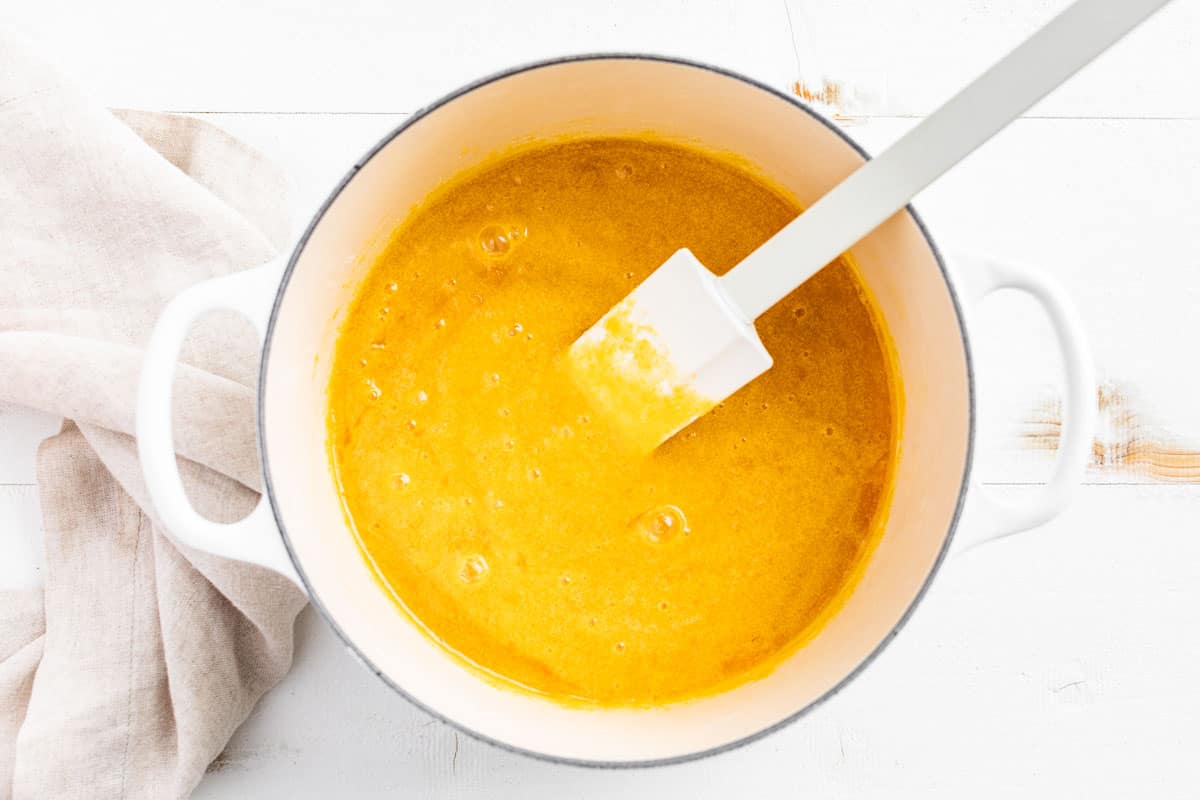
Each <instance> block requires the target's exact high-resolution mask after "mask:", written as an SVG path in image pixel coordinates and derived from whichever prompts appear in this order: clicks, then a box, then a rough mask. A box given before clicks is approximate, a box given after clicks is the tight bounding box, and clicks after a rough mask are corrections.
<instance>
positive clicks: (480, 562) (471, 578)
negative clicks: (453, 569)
mask: <svg viewBox="0 0 1200 800" xmlns="http://www.w3.org/2000/svg"><path fill="white" fill-rule="evenodd" d="M487 574H488V563H487V560H486V559H484V557H483V556H481V555H479V554H478V553H472V554H471V555H469V556H467V557H466V558H464V559H463V562H462V566H461V567H459V569H458V577H459V579H460V580H462V581H463V583H477V582H479V581H480V580H482V579H483V578H484V577H486V576H487Z"/></svg>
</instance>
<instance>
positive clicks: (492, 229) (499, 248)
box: [479, 225, 512, 258]
mask: <svg viewBox="0 0 1200 800" xmlns="http://www.w3.org/2000/svg"><path fill="white" fill-rule="evenodd" d="M511 248H512V237H511V235H510V234H509V232H508V231H507V230H505V229H504V228H502V227H501V226H499V225H488V226H486V227H485V228H484V229H483V230H481V231H480V232H479V249H480V250H482V251H483V253H484V255H486V256H489V257H491V258H501V257H503V256H505V255H507V253H508V251H509V250H510V249H511Z"/></svg>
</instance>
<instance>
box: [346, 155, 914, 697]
mask: <svg viewBox="0 0 1200 800" xmlns="http://www.w3.org/2000/svg"><path fill="white" fill-rule="evenodd" d="M799 213H800V208H799V207H798V206H797V205H796V204H795V202H793V201H792V200H790V199H789V198H788V197H787V196H786V195H785V194H784V193H783V192H781V191H779V190H777V189H775V188H773V187H772V186H771V185H770V184H769V183H768V182H766V181H765V180H764V179H762V178H760V177H758V176H756V175H755V174H754V173H753V172H752V171H751V170H750V169H748V168H747V167H745V166H743V165H741V164H739V163H738V162H736V161H734V160H733V159H730V158H726V157H723V156H718V155H713V154H708V153H705V152H701V151H699V150H696V149H692V148H690V147H685V146H681V145H676V144H669V143H665V142H659V141H654V140H650V139H646V138H632V137H631V138H595V139H578V140H571V141H564V142H559V143H554V144H545V145H540V146H537V147H532V148H525V149H522V150H519V151H515V152H513V153H510V154H507V155H501V156H496V157H494V158H492V159H491V160H489V161H487V162H485V163H484V164H483V165H481V166H480V167H477V168H475V169H473V170H470V171H468V172H465V173H464V174H461V175H459V176H458V177H456V178H454V179H452V180H451V181H449V182H448V183H447V184H446V185H444V186H443V187H442V188H441V189H439V190H438V191H436V192H435V193H434V194H433V195H431V196H430V197H429V198H428V199H427V200H426V201H425V202H424V203H422V204H421V205H420V206H419V207H417V208H416V209H414V210H413V212H412V213H411V214H410V215H409V216H408V218H407V219H406V220H405V221H404V222H403V223H402V224H401V225H400V226H399V227H398V229H397V230H396V231H395V232H394V234H393V235H392V238H391V239H390V242H389V244H388V245H387V246H386V247H385V248H384V249H383V251H382V253H381V255H379V257H378V259H377V260H376V261H375V263H374V264H373V265H372V267H371V269H370V271H369V273H368V274H367V276H366V278H365V279H364V282H363V284H362V286H361V287H360V289H359V290H358V293H357V296H356V298H355V300H354V302H353V304H352V306H351V308H350V309H349V310H348V312H347V313H346V316H345V321H344V322H343V324H342V328H341V331H340V334H339V338H338V342H337V348H336V353H335V360H334V364H333V368H332V377H331V379H330V385H329V413H328V427H329V443H330V456H331V459H332V461H333V466H334V470H335V473H336V475H337V479H338V481H339V489H340V492H341V495H342V498H343V502H344V506H345V510H346V513H347V517H348V519H349V520H350V522H351V523H352V528H353V530H354V531H355V535H356V536H357V537H358V541H359V545H360V547H361V549H362V551H363V553H364V555H365V557H366V558H367V559H368V561H369V563H370V565H371V567H372V569H373V570H374V571H375V573H376V575H377V576H378V578H379V580H380V582H381V583H382V584H383V585H384V587H385V588H386V589H387V590H388V591H389V592H390V593H391V594H392V596H393V597H394V598H395V600H396V602H397V605H398V607H399V609H400V611H401V612H402V613H406V614H408V615H410V616H411V617H412V618H413V619H414V620H415V621H416V622H417V623H418V624H419V625H420V626H421V627H422V628H423V629H424V630H425V632H426V633H427V634H428V635H429V636H431V637H433V638H434V639H436V640H437V641H438V642H439V643H441V644H442V645H443V646H444V647H445V648H447V649H448V650H450V651H452V652H453V653H454V654H456V655H457V656H458V657H459V658H461V659H462V660H464V661H465V662H467V663H468V664H470V665H471V666H472V667H473V668H475V669H477V670H480V671H482V672H483V673H485V674H486V675H488V676H490V678H491V679H492V680H494V681H499V682H502V683H504V684H507V685H510V686H512V687H514V688H518V689H520V690H524V691H530V692H536V693H539V694H542V695H546V696H549V697H550V698H552V699H556V700H559V701H563V702H571V703H586V704H593V705H600V706H606V707H617V706H647V705H658V704H665V703H671V702H676V701H681V700H687V699H689V698H695V697H699V696H703V695H709V694H712V693H715V692H719V691H723V690H725V689H728V688H731V687H733V686H736V685H738V684H740V683H743V682H745V681H747V680H751V679H754V678H756V677H761V676H763V675H765V674H767V673H768V672H769V671H770V669H771V668H772V667H774V666H775V665H776V664H778V663H779V662H780V661H781V660H782V659H784V658H785V657H787V656H788V655H790V654H791V653H792V652H793V651H794V650H795V649H796V648H797V647H800V646H802V645H803V642H804V641H806V640H807V639H809V638H811V637H812V636H813V635H814V634H815V633H816V631H817V630H819V628H820V625H821V624H822V622H823V621H824V620H825V619H827V618H828V617H829V616H830V615H831V614H832V613H834V612H835V611H836V608H837V607H838V605H839V603H840V599H841V598H843V597H844V596H845V595H846V593H847V592H849V591H850V590H851V589H852V587H853V584H854V581H855V579H856V577H857V575H858V574H859V573H860V572H861V569H862V567H863V564H864V562H865V560H866V559H867V558H868V556H869V554H870V552H871V550H872V548H873V545H874V543H875V541H876V539H877V538H878V536H879V534H880V531H881V528H882V525H883V521H884V518H885V516H886V505H887V498H888V496H889V482H890V477H891V466H892V463H893V455H894V453H895V451H896V447H897V437H898V434H897V431H896V427H897V426H896V419H895V417H896V414H897V410H896V401H895V399H894V398H896V397H898V396H899V395H898V388H897V387H896V385H895V379H894V372H895V371H894V369H893V368H892V366H891V361H890V356H889V355H888V351H887V348H886V347H885V345H884V344H883V342H884V341H885V337H884V334H883V328H882V325H881V322H880V319H879V316H878V313H877V312H876V310H875V309H874V308H873V306H872V303H871V301H870V300H869V298H868V296H867V295H866V293H865V292H864V290H863V287H862V285H861V284H860V282H859V279H858V277H857V276H856V273H855V271H854V269H853V267H852V266H851V265H850V264H848V263H847V262H846V261H844V260H840V261H837V262H834V263H833V264H831V265H830V266H828V267H827V268H826V269H824V270H822V271H821V272H820V273H818V274H817V275H816V276H815V277H813V278H812V279H811V280H809V281H808V282H807V283H805V284H804V285H803V286H801V287H800V288H799V289H797V290H796V291H795V292H794V293H792V294H791V295H790V296H789V297H788V298H786V299H785V300H784V301H782V302H781V303H779V304H778V305H777V306H775V307H774V308H773V309H771V310H770V311H768V312H767V313H766V314H765V315H763V316H762V317H761V318H760V319H759V320H758V322H757V329H758V331H759V335H760V337H761V338H762V341H763V343H764V345H765V346H766V348H767V350H768V351H769V352H770V353H771V354H772V355H773V356H774V359H775V365H774V367H773V368H772V369H770V370H769V371H767V372H766V373H764V374H763V375H761V376H760V377H758V378H756V379H755V380H754V381H752V382H751V383H749V384H748V385H747V386H745V387H744V388H743V389H741V390H740V391H738V392H737V393H736V394H735V395H733V396H732V397H730V398H729V399H728V400H726V401H725V402H723V403H721V404H720V405H718V406H717V407H716V408H715V409H714V410H712V411H711V412H710V413H708V414H706V415H704V416H703V417H701V418H700V419H699V420H697V421H696V422H694V423H693V424H691V425H690V426H688V427H687V428H685V429H684V430H683V431H681V432H680V433H678V434H677V435H675V436H674V437H673V438H672V439H670V440H668V441H667V442H665V443H664V444H662V445H661V446H659V447H658V448H657V449H655V450H653V451H652V452H649V453H647V452H646V451H645V450H644V449H639V448H636V447H631V446H630V444H629V442H628V441H627V440H626V439H625V438H623V437H622V436H621V435H620V434H619V433H618V432H617V431H616V430H615V429H614V427H615V426H612V425H610V424H608V422H607V421H606V419H605V418H604V417H603V416H602V415H598V414H597V413H596V412H595V409H593V408H591V407H589V405H588V400H587V398H586V396H585V394H584V393H583V392H582V391H581V390H580V388H579V386H578V385H577V383H576V382H575V381H573V380H572V378H571V376H570V375H569V374H568V373H569V370H568V369H566V367H565V364H564V356H565V354H566V353H567V351H568V349H569V347H570V345H571V344H572V342H574V341H575V340H576V339H577V338H578V337H579V335H580V334H581V333H582V332H583V331H584V330H586V329H587V328H588V327H589V326H591V325H592V324H593V323H594V322H595V321H596V320H597V319H599V318H600V317H601V316H603V315H604V314H605V312H607V311H608V310H609V309H610V308H612V307H613V306H614V305H615V304H616V303H618V302H619V301H621V300H622V299H623V298H624V297H625V296H626V295H628V293H629V292H630V291H631V290H632V289H634V288H635V287H636V286H637V285H638V283H639V282H641V281H642V280H643V279H645V278H646V277H647V276H648V275H649V274H650V273H651V272H652V271H653V270H654V269H655V268H656V267H658V265H659V264H661V263H662V262H663V261H664V260H666V259H667V257H668V256H670V255H671V254H672V253H673V252H674V251H675V250H677V249H678V248H680V247H683V246H686V247H689V248H690V249H691V250H692V251H693V252H694V253H695V254H696V255H697V256H698V257H699V258H700V260H701V261H702V262H703V263H704V264H706V265H707V266H708V267H709V268H711V269H712V270H713V271H714V272H716V273H718V274H720V273H723V272H725V271H727V270H728V269H730V268H731V267H733V266H734V265H735V264H736V263H737V262H738V261H739V260H741V259H742V258H743V257H745V256H746V255H747V254H749V253H750V252H751V251H752V250H753V249H754V248H755V247H757V246H758V245H759V244H761V243H762V242H763V241H765V240H766V239H767V238H768V237H769V236H770V235H771V234H773V233H774V232H775V231H777V230H778V229H779V228H781V227H782V226H783V225H785V224H786V223H787V222H789V221H790V220H791V219H793V218H794V217H795V216H796V215H797V214H799Z"/></svg>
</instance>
